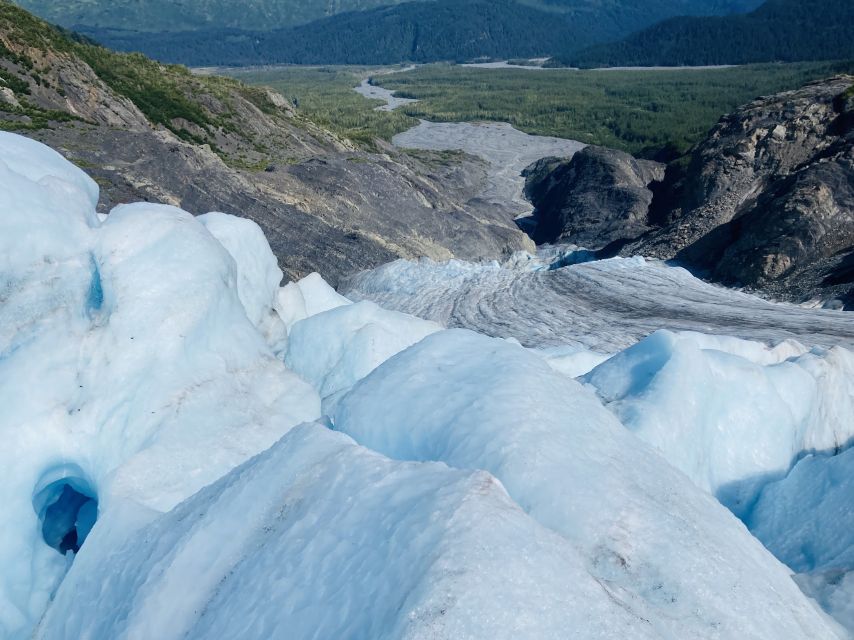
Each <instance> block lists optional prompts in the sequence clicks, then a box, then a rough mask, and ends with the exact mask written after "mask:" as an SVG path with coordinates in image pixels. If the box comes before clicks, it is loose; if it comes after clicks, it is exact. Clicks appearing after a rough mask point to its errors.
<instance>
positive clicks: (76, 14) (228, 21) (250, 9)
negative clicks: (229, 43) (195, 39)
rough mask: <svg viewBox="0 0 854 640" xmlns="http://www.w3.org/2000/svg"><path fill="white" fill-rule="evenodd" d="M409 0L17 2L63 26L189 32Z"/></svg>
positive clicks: (260, 25) (273, 24)
mask: <svg viewBox="0 0 854 640" xmlns="http://www.w3.org/2000/svg"><path fill="white" fill-rule="evenodd" d="M405 1H406V0H239V1H238V2H235V1H234V0H186V1H184V2H175V0H144V1H143V2H140V1H139V0H62V1H61V2H56V1H55V0H16V3H17V4H18V5H20V6H21V7H23V8H24V9H27V10H28V11H30V12H32V13H34V14H36V15H37V16H39V17H41V18H44V19H45V20H48V21H49V22H52V23H54V24H58V25H61V26H63V27H68V28H72V27H76V26H79V25H85V26H87V27H90V28H106V29H134V30H137V31H150V32H159V31H190V30H194V29H211V28H213V29H224V28H231V29H260V30H263V29H271V28H281V27H290V26H295V25H299V24H305V23H308V22H312V21H313V20H319V19H321V18H325V17H328V16H331V15H335V14H338V13H344V12H347V11H362V10H366V9H375V8H377V7H382V6H389V5H394V4H399V3H400V2H405Z"/></svg>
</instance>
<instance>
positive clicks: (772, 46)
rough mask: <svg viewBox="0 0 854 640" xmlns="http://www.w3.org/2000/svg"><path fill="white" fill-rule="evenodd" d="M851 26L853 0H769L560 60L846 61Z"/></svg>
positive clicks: (679, 21) (675, 22)
mask: <svg viewBox="0 0 854 640" xmlns="http://www.w3.org/2000/svg"><path fill="white" fill-rule="evenodd" d="M852 25H854V2H852V1H851V0H812V1H810V2H803V1H802V0H768V1H767V2H766V3H765V4H763V5H762V6H761V7H759V8H758V9H756V10H755V11H753V12H752V13H749V14H746V15H731V16H724V17H720V16H715V17H680V18H672V19H670V20H666V21H664V22H662V23H660V24H657V25H655V26H652V27H650V28H648V29H645V30H643V31H640V32H638V33H635V34H633V35H630V36H628V37H627V38H625V39H624V40H622V41H620V42H615V43H608V44H599V45H595V46H591V47H590V48H588V49H586V50H583V51H580V52H575V53H570V54H568V55H564V56H561V57H560V59H561V61H562V62H563V63H565V64H567V65H570V66H580V67H599V66H657V65H663V66H692V65H715V64H748V63H755V62H793V61H807V60H841V59H850V58H854V38H852Z"/></svg>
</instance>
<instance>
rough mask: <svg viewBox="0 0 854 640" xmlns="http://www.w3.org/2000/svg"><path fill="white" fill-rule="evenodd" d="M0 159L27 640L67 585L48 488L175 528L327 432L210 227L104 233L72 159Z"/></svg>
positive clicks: (189, 220)
mask: <svg viewBox="0 0 854 640" xmlns="http://www.w3.org/2000/svg"><path fill="white" fill-rule="evenodd" d="M22 149H23V151H22ZM10 158H11V159H13V160H14V162H12V160H10ZM0 159H3V163H2V164H0V273H2V278H0V300H2V304H0V406H2V407H3V410H2V412H0V440H2V442H3V446H2V447H0V469H2V470H3V478H4V481H3V482H2V483H0V503H2V505H3V510H2V516H0V517H2V523H0V567H2V573H0V638H4V639H8V638H22V637H29V631H30V629H31V627H32V625H33V624H34V622H35V621H36V620H38V619H39V617H40V616H41V615H42V613H43V612H44V610H45V608H46V606H47V604H48V601H49V598H50V596H51V593H52V592H53V591H54V590H55V588H56V586H57V585H58V583H59V581H60V579H61V578H62V576H63V574H64V573H65V571H66V559H65V558H63V557H62V556H60V555H59V554H58V553H57V552H56V551H55V550H54V549H52V548H50V547H48V546H47V545H46V544H45V542H44V541H43V540H42V536H41V531H40V527H41V525H40V523H39V521H38V517H37V514H36V510H35V508H34V506H35V505H34V504H33V502H32V501H33V497H34V492H35V491H36V489H37V488H39V487H40V486H41V487H43V486H44V485H45V483H46V482H47V481H48V480H58V479H60V478H61V477H63V476H66V475H69V474H70V475H73V476H74V477H78V478H79V479H80V481H81V482H84V483H85V484H87V485H88V486H91V487H92V488H93V489H94V490H95V491H96V492H97V497H98V500H99V509H100V511H101V512H102V514H107V513H109V510H110V506H111V504H113V502H114V501H116V500H119V499H132V500H134V501H136V502H138V503H140V504H142V505H145V506H146V507H148V508H151V509H154V510H157V511H166V510H168V509H171V508H172V507H173V506H174V505H176V504H177V503H179V502H180V501H181V500H183V499H185V498H187V497H189V496H190V495H192V494H193V493H195V492H196V491H197V490H198V489H199V488H201V487H202V486H204V485H206V484H208V483H210V482H213V481H214V480H216V479H217V478H219V477H221V476H222V475H223V474H225V473H226V472H228V471H229V470H230V469H231V468H233V467H234V466H236V465H238V464H240V463H242V462H243V461H245V460H246V459H247V458H249V457H251V456H252V455H255V454H256V453H258V452H259V451H263V450H264V449H266V448H268V447H269V446H270V445H271V444H273V443H274V442H275V441H276V440H278V439H279V438H280V437H281V436H282V435H283V434H284V433H286V432H287V431H288V429H290V428H291V427H292V426H293V425H295V424H298V423H300V422H303V421H305V420H311V419H314V418H316V417H318V416H319V413H320V400H319V397H318V395H317V394H316V392H315V391H314V390H313V389H311V387H309V386H308V385H307V384H306V383H304V382H302V381H301V380H300V379H299V378H298V377H297V376H295V375H294V374H292V373H290V372H288V371H287V370H286V369H285V367H284V365H283V364H282V363H281V361H279V360H277V359H276V358H275V357H274V355H273V353H272V351H271V348H270V346H269V345H268V344H267V343H266V342H265V340H264V339H263V337H262V335H261V334H260V333H259V332H258V331H257V330H256V328H255V327H254V326H253V325H252V323H251V322H250V321H249V319H248V318H247V313H246V310H245V309H244V307H243V305H242V304H241V301H240V298H239V296H238V280H237V266H236V264H235V261H234V259H233V258H232V257H231V256H230V255H229V253H228V252H227V251H226V250H225V249H224V248H223V246H222V244H220V243H219V242H218V241H217V240H216V239H215V238H214V236H213V235H211V233H209V232H208V231H207V230H206V229H205V227H204V226H203V225H202V224H201V223H200V222H199V221H198V220H196V219H194V218H193V217H192V216H191V215H190V214H188V213H186V212H182V211H180V210H178V209H174V208H171V207H165V206H158V205H151V204H140V205H129V206H122V207H118V208H116V209H115V210H114V211H113V212H112V213H111V214H110V215H109V216H108V218H107V219H106V221H105V222H104V223H103V224H101V223H100V222H99V220H98V218H97V216H96V215H95V209H94V203H95V202H96V201H97V190H95V191H94V194H93V192H92V185H93V184H94V183H92V182H91V181H90V180H89V179H88V178H86V177H85V175H84V174H83V173H82V172H81V171H79V170H78V169H76V168H75V167H73V165H71V164H70V163H68V162H66V161H65V160H63V159H62V158H61V157H60V156H59V155H58V154H56V153H54V152H53V151H51V150H49V149H47V148H46V147H43V146H41V145H37V144H35V143H31V142H30V141H26V142H22V139H20V138H17V137H16V136H9V135H7V134H0ZM9 167H15V168H20V169H21V171H23V172H24V173H25V174H26V175H24V174H22V173H18V172H17V171H16V170H13V169H10V168H9ZM34 179H37V180H38V182H34V181H33V180H34ZM267 304H268V305H271V304H272V300H270V301H268V302H267ZM96 529H97V525H96Z"/></svg>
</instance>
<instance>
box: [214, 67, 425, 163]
mask: <svg viewBox="0 0 854 640" xmlns="http://www.w3.org/2000/svg"><path fill="white" fill-rule="evenodd" d="M221 71H223V72H225V73H229V74H231V75H232V76H233V77H235V78H237V79H239V80H242V81H243V82H247V83H251V84H261V85H267V86H269V87H271V88H273V89H275V90H276V91H278V92H279V93H281V94H282V95H284V96H285V97H286V98H287V99H288V100H289V101H290V102H291V104H293V105H294V107H296V108H297V109H298V110H299V112H300V113H302V114H304V115H305V116H306V117H307V118H308V119H310V120H311V121H312V122H314V123H316V124H318V125H319V126H321V127H323V128H325V129H329V130H330V131H334V132H335V133H337V134H338V135H341V136H343V137H345V138H348V139H350V140H352V141H354V142H356V143H358V144H361V145H363V146H371V145H372V143H373V140H374V139H375V138H381V139H384V140H391V138H392V136H394V135H395V134H397V133H400V132H402V131H406V130H407V129H409V128H410V127H413V126H415V125H416V124H418V122H417V120H415V119H414V118H411V117H409V116H407V115H406V114H404V113H403V112H401V111H393V112H387V111H376V107H377V106H380V105H382V104H383V103H382V102H381V101H380V100H368V99H366V98H364V97H362V96H360V95H359V94H357V93H356V92H355V91H353V87H355V86H357V85H358V84H359V83H360V82H361V81H362V80H363V79H364V78H366V77H368V76H370V75H371V74H372V73H374V72H376V71H377V69H376V68H368V67H276V68H271V69H260V70H259V69H245V70H227V69H223V70H221Z"/></svg>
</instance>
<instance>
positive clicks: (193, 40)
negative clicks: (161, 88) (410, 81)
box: [84, 0, 573, 66]
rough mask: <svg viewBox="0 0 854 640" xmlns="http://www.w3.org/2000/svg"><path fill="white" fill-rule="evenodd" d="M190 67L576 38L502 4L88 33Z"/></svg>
mask: <svg viewBox="0 0 854 640" xmlns="http://www.w3.org/2000/svg"><path fill="white" fill-rule="evenodd" d="M84 33H87V34H88V35H91V36H92V37H94V38H95V39H97V40H99V41H101V42H104V43H106V44H109V45H110V46H111V47H114V48H118V49H123V50H134V49H141V50H143V51H144V52H145V53H146V54H148V55H151V56H153V57H155V58H157V59H159V60H163V61H168V62H181V63H184V64H190V65H197V66H205V65H251V64H270V63H281V62H288V63H297V64H336V63H347V64H386V63H395V62H400V61H411V62H429V61H435V60H463V61H464V60H470V59H473V58H479V57H523V56H536V55H544V56H545V55H550V54H551V53H553V52H555V51H559V50H561V48H562V47H564V46H565V45H566V43H567V42H568V41H569V40H570V39H571V38H572V37H573V30H572V29H571V27H570V25H569V24H568V23H566V22H564V21H562V20H559V19H558V20H557V21H556V20H555V17H554V16H553V15H551V14H549V13H545V12H542V11H538V10H536V9H532V8H530V7H525V6H522V5H520V4H517V3H515V2H510V1H502V0H498V1H496V0H467V1H465V2H460V1H459V0H439V1H438V2H418V3H409V4H403V5H400V6H397V7H384V8H380V9H374V10H372V11H361V12H351V13H345V14H341V15H339V16H334V17H331V18H328V19H326V20H320V21H317V22H314V23H311V24H308V25H305V26H302V27H298V28H295V29H278V30H275V31H267V32H257V31H253V32H247V31H237V30H219V31H204V32H195V33H194V32H186V33H164V34H138V33H133V32H126V31H125V32H118V31H110V32H104V31H93V30H84Z"/></svg>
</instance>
